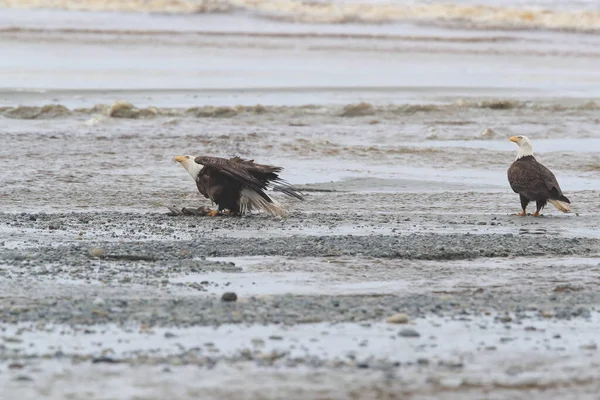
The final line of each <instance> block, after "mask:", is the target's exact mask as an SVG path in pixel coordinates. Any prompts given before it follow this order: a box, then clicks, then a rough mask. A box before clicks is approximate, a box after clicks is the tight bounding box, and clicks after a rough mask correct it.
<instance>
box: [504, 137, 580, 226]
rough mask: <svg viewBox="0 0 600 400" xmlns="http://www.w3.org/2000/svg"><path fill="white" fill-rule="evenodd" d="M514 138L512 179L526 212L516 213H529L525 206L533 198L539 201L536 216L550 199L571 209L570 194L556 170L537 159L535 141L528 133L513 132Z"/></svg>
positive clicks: (560, 208)
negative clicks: (564, 189) (517, 147)
mask: <svg viewBox="0 0 600 400" xmlns="http://www.w3.org/2000/svg"><path fill="white" fill-rule="evenodd" d="M510 141H511V142H515V143H516V144H517V145H518V146H519V149H518V150H517V159H516V160H515V161H514V162H513V163H512V165H511V166H510V168H509V169H508V182H509V183H510V187H511V189H512V190H513V191H514V192H515V193H519V197H520V198H521V208H522V209H523V211H522V212H520V213H518V214H516V215H519V216H521V217H524V216H525V215H527V213H526V212H525V209H526V208H527V205H528V204H529V202H530V201H535V205H536V207H537V209H536V211H535V213H534V214H533V216H534V217H538V216H539V215H540V211H541V210H542V209H543V208H544V207H545V206H546V204H547V202H550V203H551V204H552V205H553V206H554V207H556V208H557V209H558V210H560V211H562V212H565V213H567V212H570V211H571V207H570V206H569V204H571V201H570V200H569V199H568V198H566V197H565V196H564V195H563V193H562V190H560V186H559V185H558V182H557V181H556V177H555V176H554V174H553V173H552V172H551V171H550V170H549V169H548V168H546V167H544V166H543V165H542V164H540V163H539V162H537V160H536V159H535V157H534V156H533V149H532V147H531V142H530V141H529V138H527V136H512V137H511V138H510Z"/></svg>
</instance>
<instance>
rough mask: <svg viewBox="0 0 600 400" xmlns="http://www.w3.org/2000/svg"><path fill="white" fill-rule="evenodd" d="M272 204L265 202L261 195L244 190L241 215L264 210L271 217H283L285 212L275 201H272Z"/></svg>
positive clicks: (241, 200) (241, 196)
mask: <svg viewBox="0 0 600 400" xmlns="http://www.w3.org/2000/svg"><path fill="white" fill-rule="evenodd" d="M269 198H270V199H271V197H269ZM271 201H272V203H269V202H268V201H267V200H265V199H264V198H263V197H262V196H261V195H260V194H258V193H256V192H254V191H252V190H249V189H242V192H241V193H240V213H241V214H245V213H246V212H251V211H254V210H263V211H265V212H267V213H269V214H271V215H275V216H279V217H283V216H285V211H284V210H283V208H281V206H280V205H279V204H277V203H276V202H275V200H273V199H271Z"/></svg>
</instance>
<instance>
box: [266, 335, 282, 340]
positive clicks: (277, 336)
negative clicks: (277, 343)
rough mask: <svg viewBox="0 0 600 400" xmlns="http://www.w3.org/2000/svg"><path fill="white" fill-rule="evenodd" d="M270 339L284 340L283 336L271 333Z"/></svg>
mask: <svg viewBox="0 0 600 400" xmlns="http://www.w3.org/2000/svg"><path fill="white" fill-rule="evenodd" d="M269 340H283V336H279V335H271V336H269Z"/></svg>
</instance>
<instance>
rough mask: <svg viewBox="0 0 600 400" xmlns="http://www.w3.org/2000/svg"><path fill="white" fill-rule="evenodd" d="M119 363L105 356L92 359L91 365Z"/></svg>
mask: <svg viewBox="0 0 600 400" xmlns="http://www.w3.org/2000/svg"><path fill="white" fill-rule="evenodd" d="M119 362H120V361H119V360H116V359H114V358H111V357H106V356H102V357H96V358H92V364H100V363H105V364H117V363H119Z"/></svg>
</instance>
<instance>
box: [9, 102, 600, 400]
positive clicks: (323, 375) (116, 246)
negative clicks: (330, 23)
mask: <svg viewBox="0 0 600 400" xmlns="http://www.w3.org/2000/svg"><path fill="white" fill-rule="evenodd" d="M14 103H15V102H13V104H14ZM596 113H597V111H596V105H595V103H593V102H590V101H589V100H585V99H579V100H577V99H575V100H573V99H558V100H545V101H543V100H538V101H535V102H523V101H514V100H499V99H498V100H493V101H491V102H490V101H489V100H484V99H477V98H473V99H467V100H464V99H463V100H454V101H451V102H446V103H443V102H440V103H437V104H420V105H417V106H414V105H413V106H411V105H408V104H405V105H388V106H376V105H370V104H362V105H361V104H358V103H355V104H346V105H319V106H317V105H307V106H291V105H288V106H268V105H267V106H252V107H241V108H240V107H226V108H218V107H215V106H200V107H189V108H181V107H179V108H178V107H171V108H166V107H162V108H155V109H153V108H151V107H144V106H143V105H140V106H139V107H136V106H130V105H127V104H125V103H113V104H107V105H105V106H96V107H94V108H93V109H75V108H74V107H73V106H70V107H62V106H61V107H50V108H39V106H38V108H36V106H32V107H29V106H26V107H24V106H11V107H9V108H6V109H4V111H3V116H4V119H3V120H2V121H3V124H4V133H3V144H4V146H3V148H2V150H1V151H2V153H1V155H0V166H1V167H2V169H0V171H2V172H1V173H0V178H1V179H2V189H1V191H0V195H1V198H2V211H3V213H2V214H0V248H1V250H2V251H0V291H1V292H2V297H1V298H0V304H1V306H0V316H1V318H0V320H1V321H2V322H1V324H0V329H1V330H2V335H1V336H2V342H1V345H0V349H1V350H0V357H1V361H0V362H1V364H0V365H1V368H2V373H0V381H1V383H2V386H3V388H4V390H5V392H6V393H8V394H9V395H12V394H15V395H16V393H19V395H20V396H25V398H40V397H42V398H51V399H59V398H64V397H68V396H71V397H73V398H83V397H86V396H89V395H90V393H92V394H94V395H95V396H98V397H103V398H111V399H132V398H136V396H137V397H143V398H148V399H160V398H165V397H171V398H193V397H197V396H198V395H200V394H202V396H203V397H204V398H240V397H244V398H249V399H262V398H278V397H279V396H280V394H281V393H285V395H286V397H290V398H315V399H316V398H323V396H325V397H328V398H340V399H341V398H348V397H352V396H354V397H359V398H414V399H419V398H447V396H450V395H451V396H452V397H453V398H464V399H474V398H480V397H481V396H489V395H490V393H493V396H495V398H514V396H515V395H518V396H527V397H531V398H548V396H551V397H558V396H567V394H568V395H570V396H572V397H573V398H594V396H595V394H596V393H597V390H598V387H597V382H598V378H600V369H599V368H598V364H597V363H596V362H595V361H594V360H595V357H596V355H597V345H598V343H597V339H596V335H595V332H596V331H597V329H598V327H599V326H598V321H599V318H600V316H599V313H598V307H599V305H600V295H598V290H597V289H598V284H599V281H598V279H599V277H600V236H599V234H598V226H600V214H599V213H598V209H599V207H600V196H599V194H600V192H599V191H598V190H597V187H598V182H599V176H598V170H597V164H598V155H599V153H598V151H597V147H596V146H595V143H596V141H597V136H595V135H592V134H591V132H593V129H594V126H595V124H596V122H594V119H593V118H594V115H595V114H596ZM31 116H33V118H30V117H31ZM373 121H377V122H376V123H374V122H373ZM496 124H497V125H496ZM554 125H557V126H559V127H561V129H559V128H556V127H555V126H554ZM484 127H485V128H484ZM563 129H565V130H567V131H568V132H569V138H568V139H567V138H565V135H564V131H563ZM532 130H533V131H536V132H537V134H536V135H537V136H538V137H537V138H536V140H535V141H534V146H535V148H536V149H539V150H540V152H539V153H538V155H539V157H540V158H541V159H542V160H548V161H547V163H548V164H549V165H550V166H551V168H553V169H554V170H555V171H557V175H558V177H559V180H560V182H561V185H562V186H563V190H564V191H565V193H567V195H568V197H569V198H571V200H572V202H573V208H574V211H575V212H574V213H573V214H569V215H563V214H560V213H559V212H558V211H556V210H554V209H552V208H547V209H546V210H545V211H544V216H543V217H540V218H533V217H526V218H520V217H516V216H513V215H512V213H513V212H516V211H518V209H519V201H518V196H517V195H516V194H514V193H512V191H511V190H510V188H509V187H508V185H507V183H506V175H505V174H506V168H507V167H508V165H509V164H510V162H511V161H512V159H513V158H514V153H515V149H514V148H513V144H512V143H510V142H508V141H507V140H506V137H507V136H508V135H509V132H510V133H516V132H519V133H529V132H530V131H532ZM197 152H198V153H206V154H216V155H222V156H227V155H233V154H240V155H242V156H249V157H253V158H255V159H257V160H260V161H261V162H269V163H274V164H279V165H283V166H284V167H285V170H284V173H283V176H284V177H285V178H286V179H288V180H289V181H290V182H292V183H293V184H295V185H297V186H298V187H299V188H301V189H302V190H304V192H305V194H306V200H305V201H304V202H298V201H293V200H287V199H284V198H281V197H279V196H278V195H277V194H274V196H276V197H277V199H278V200H279V201H280V202H281V203H282V204H283V205H284V206H285V207H286V209H287V210H288V216H287V217H286V218H283V219H279V218H271V217H267V216H263V215H250V216H246V217H242V218H230V217H214V218H211V217H185V216H178V217H173V216H168V215H167V213H168V209H167V207H166V206H176V207H184V206H187V207H196V206H199V205H210V203H209V202H207V201H206V200H205V199H201V198H200V197H199V195H198V193H197V192H196V189H195V187H194V184H193V182H192V181H191V180H190V179H189V177H188V176H187V174H186V173H185V171H184V170H183V169H182V168H181V167H180V166H178V165H176V164H174V163H173V162H172V161H171V159H172V157H173V156H175V155H177V154H182V153H197ZM227 292H233V293H236V296H237V301H236V302H224V301H222V300H221V297H222V296H223V295H224V294H225V293H227ZM398 313H401V314H405V316H401V317H397V318H399V321H401V322H403V321H404V320H406V322H404V323H400V324H394V323H388V322H386V320H387V318H389V317H391V316H393V315H396V314H398ZM259 377H260V382H261V385H258V384H255V383H253V382H256V381H257V379H259ZM100 382H102V385H101V384H100ZM105 385H107V386H110V387H113V386H122V387H124V388H126V390H121V391H119V392H114V391H111V390H110V389H107V386H105ZM567 397H568V396H567Z"/></svg>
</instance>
